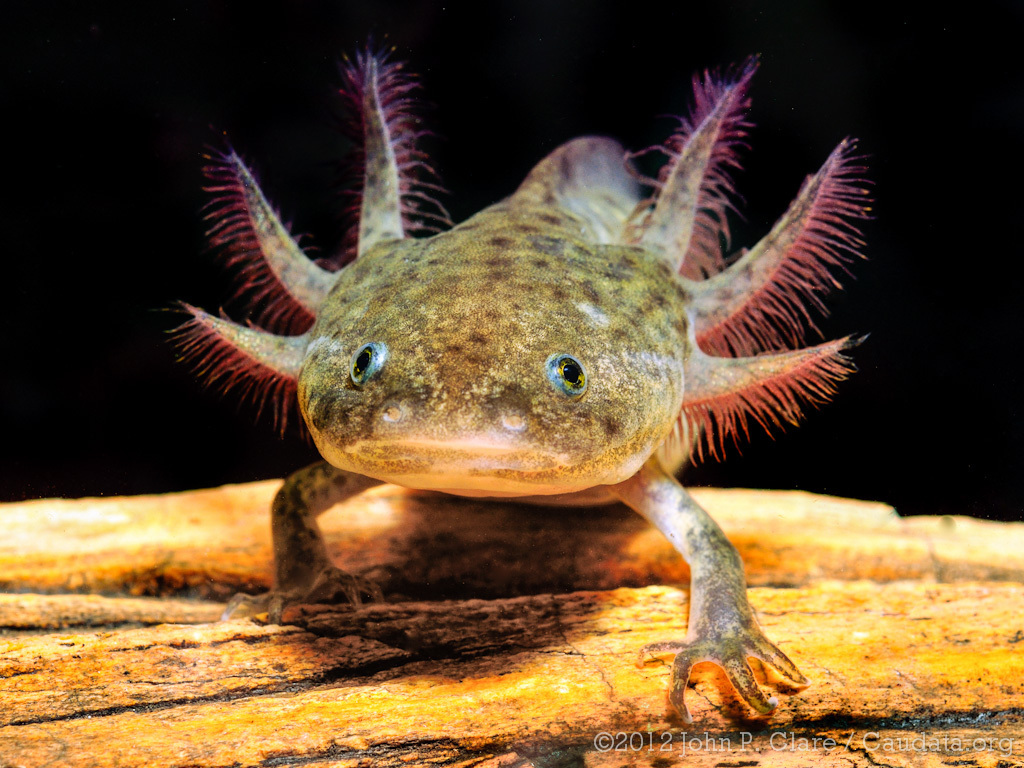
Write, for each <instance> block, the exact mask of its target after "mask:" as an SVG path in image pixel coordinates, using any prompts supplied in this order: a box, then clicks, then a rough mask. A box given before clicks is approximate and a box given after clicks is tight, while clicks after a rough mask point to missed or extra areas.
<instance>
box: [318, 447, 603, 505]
mask: <svg viewBox="0 0 1024 768" xmlns="http://www.w3.org/2000/svg"><path fill="white" fill-rule="evenodd" d="M332 460H333V461H337V464H338V465H339V466H342V467H344V468H346V469H351V470H353V471H357V472H359V473H361V474H365V475H369V476H370V477H376V478H378V479H380V480H384V481H385V482H389V483H395V484H396V485H403V486H407V487H410V488H420V489H423V490H436V491H445V492H447V493H454V494H458V495H464V496H523V495H545V494H558V493H567V492H572V491H575V490H581V489H583V488H586V487H592V486H593V485H595V484H600V483H601V481H602V480H603V478H601V479H598V482H597V483H595V482H594V480H595V478H591V477H586V478H583V477H580V478H574V477H573V475H574V474H576V473H575V472H574V471H573V469H574V465H575V464H577V463H578V461H579V459H578V458H575V459H574V457H572V456H570V455H569V454H564V453H557V452H553V451H549V450H548V451H545V450H539V449H536V448H534V447H531V446H524V445H523V444H521V443H519V444H510V443H508V442H505V441H500V440H496V439H494V438H493V437H489V436H479V437H461V438H458V439H454V440H437V439H429V438H404V439H398V440H363V441H359V442H358V443H355V444H353V445H350V446H348V447H347V448H346V450H345V451H344V453H343V454H341V455H339V456H337V457H332ZM584 474H585V473H584Z"/></svg>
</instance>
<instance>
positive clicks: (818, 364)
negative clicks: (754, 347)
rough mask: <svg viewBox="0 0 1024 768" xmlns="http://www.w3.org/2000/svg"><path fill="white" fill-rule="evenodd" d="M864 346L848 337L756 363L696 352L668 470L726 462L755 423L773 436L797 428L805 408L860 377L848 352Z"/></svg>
mask: <svg viewBox="0 0 1024 768" xmlns="http://www.w3.org/2000/svg"><path fill="white" fill-rule="evenodd" d="M857 343H859V340H857V339H853V338H852V337H847V338H844V339H839V340H837V341H831V342H828V343H827V344H820V345H818V346H816V347H807V348H805V349H797V350H792V351H789V352H780V353H776V354H765V355H757V356H756V357H731V358H730V357H711V356H710V355H705V354H703V353H701V352H700V351H698V350H696V349H694V350H693V352H692V354H691V355H689V356H688V359H687V363H686V366H685V369H684V372H683V376H684V381H685V382H686V392H685V395H684V397H683V407H682V411H681V412H680V414H679V419H678V421H677V424H676V427H675V430H674V432H673V435H672V438H671V439H670V440H669V441H667V442H668V444H667V445H666V447H665V454H664V455H666V456H667V457H669V458H667V460H666V466H675V465H677V464H678V463H679V462H680V457H681V456H682V455H684V454H686V453H690V454H691V455H692V456H693V457H694V458H695V459H697V460H703V459H704V457H705V455H708V456H712V457H714V458H715V459H721V458H722V456H723V454H724V451H725V441H726V439H727V438H728V439H731V440H732V441H733V442H734V443H736V444H738V443H739V438H740V436H741V435H742V436H743V437H749V434H750V422H751V421H754V422H756V423H758V424H760V425H761V426H762V427H763V428H764V429H765V430H766V431H768V432H769V434H770V433H771V429H772V428H773V427H779V428H784V427H785V425H786V424H792V425H796V424H798V423H799V421H800V420H801V419H802V418H803V412H804V407H805V405H808V404H809V405H818V404H821V403H823V402H825V401H826V400H828V399H829V398H831V397H832V396H833V395H834V394H835V392H836V384H837V383H838V382H839V381H842V380H843V379H845V378H846V377H847V376H848V375H849V374H850V373H852V372H853V371H854V366H853V364H852V363H851V362H850V360H849V358H847V357H846V356H845V355H844V354H843V352H844V351H845V350H847V349H849V348H850V347H852V346H854V345H856V344H857Z"/></svg>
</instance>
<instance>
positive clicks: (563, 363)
mask: <svg viewBox="0 0 1024 768" xmlns="http://www.w3.org/2000/svg"><path fill="white" fill-rule="evenodd" d="M558 367H559V373H561V374H562V378H563V379H565V383H566V384H568V385H569V386H570V387H573V388H574V389H578V388H580V387H582V386H583V384H584V383H585V381H586V379H585V378H584V376H583V369H582V368H580V366H579V363H577V362H576V361H575V360H573V359H572V358H569V357H566V358H563V359H562V360H559V361H558Z"/></svg>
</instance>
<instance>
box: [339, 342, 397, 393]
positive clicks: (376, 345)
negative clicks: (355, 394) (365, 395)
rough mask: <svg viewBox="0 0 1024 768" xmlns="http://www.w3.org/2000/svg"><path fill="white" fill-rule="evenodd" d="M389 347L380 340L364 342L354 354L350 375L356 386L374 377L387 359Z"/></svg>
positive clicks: (349, 370) (349, 369)
mask: <svg viewBox="0 0 1024 768" xmlns="http://www.w3.org/2000/svg"><path fill="white" fill-rule="evenodd" d="M387 358H388V348H387V346H386V345H385V344H384V343H383V342H380V341H371V342H370V343H369V344H363V346H361V347H360V348H359V349H357V350H356V351H355V354H353V355H352V359H351V361H350V362H349V367H348V375H349V378H351V379H352V383H353V384H354V385H355V386H356V387H361V386H363V384H365V383H366V382H367V381H369V380H370V378H371V377H373V376H374V375H375V374H376V373H377V371H379V370H380V369H381V366H383V365H384V363H385V362H386V361H387Z"/></svg>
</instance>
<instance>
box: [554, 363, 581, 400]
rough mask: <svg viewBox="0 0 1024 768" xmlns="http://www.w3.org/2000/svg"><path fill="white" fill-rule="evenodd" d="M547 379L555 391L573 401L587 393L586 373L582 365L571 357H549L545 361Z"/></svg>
mask: <svg viewBox="0 0 1024 768" xmlns="http://www.w3.org/2000/svg"><path fill="white" fill-rule="evenodd" d="M547 371H548V379H549V380H550V381H551V383H552V384H554V385H555V389H557V390H559V391H560V392H562V394H565V395H568V396H569V397H571V398H573V399H574V400H576V399H579V398H581V397H583V393H584V392H586V391H587V371H586V369H585V368H584V367H583V363H581V362H580V361H579V360H577V359H576V358H575V357H572V356H571V355H565V354H556V355H551V357H549V358H548V361H547Z"/></svg>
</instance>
